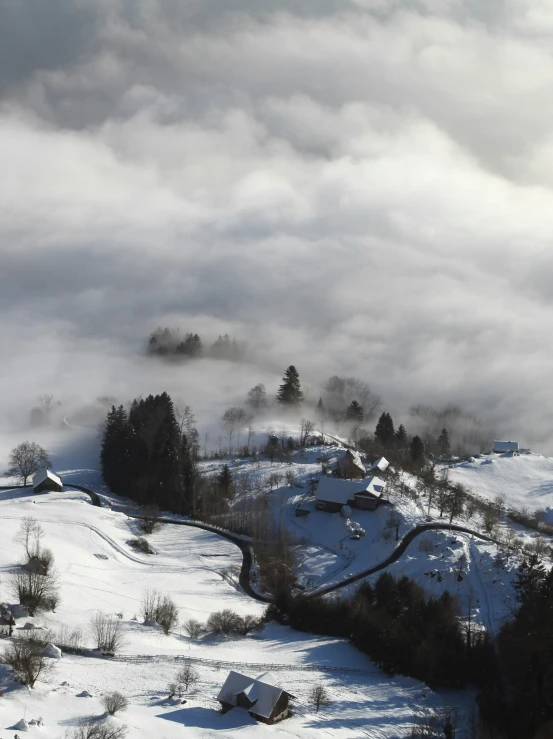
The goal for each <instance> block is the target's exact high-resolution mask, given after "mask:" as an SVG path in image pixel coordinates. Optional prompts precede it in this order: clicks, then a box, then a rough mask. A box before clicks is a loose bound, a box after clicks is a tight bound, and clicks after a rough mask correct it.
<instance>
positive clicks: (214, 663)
mask: <svg viewBox="0 0 553 739" xmlns="http://www.w3.org/2000/svg"><path fill="white" fill-rule="evenodd" d="M106 659H109V660H111V661H115V662H130V663H144V662H186V661H189V662H193V663H194V664H199V665H205V666H208V667H216V668H217V669H219V668H229V669H235V668H236V667H247V668H251V669H262V670H288V671H295V670H313V671H317V672H319V671H321V672H324V671H328V672H353V673H358V674H360V675H363V674H365V675H374V674H375V672H377V669H376V668H375V669H374V670H363V669H361V668H357V667H336V666H334V665H319V664H314V663H307V664H288V665H286V664H278V663H265V662H228V661H225V660H219V659H207V658H205V657H189V656H188V655H186V654H178V655H172V654H167V655H165V654H119V655H116V656H114V657H106Z"/></svg>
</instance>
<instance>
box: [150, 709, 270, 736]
mask: <svg viewBox="0 0 553 739" xmlns="http://www.w3.org/2000/svg"><path fill="white" fill-rule="evenodd" d="M156 718H163V719H165V720H166V721H174V722H175V723H177V724H182V726H190V727H192V726H194V727H196V728H198V729H212V730H213V731H228V730H229V729H240V728H243V727H246V726H255V725H256V724H257V721H256V720H255V719H253V718H252V717H251V716H250V715H249V714H248V713H247V711H244V710H241V709H234V710H232V711H229V712H228V713H225V714H222V713H221V712H220V711H218V710H215V709H213V708H201V707H196V708H179V709H177V710H176V711H168V712H167V713H160V714H158V715H157V716H156Z"/></svg>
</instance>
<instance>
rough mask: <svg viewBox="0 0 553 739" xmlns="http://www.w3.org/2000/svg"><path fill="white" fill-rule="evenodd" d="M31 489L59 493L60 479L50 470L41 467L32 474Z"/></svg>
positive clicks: (37, 491) (60, 487) (38, 491)
mask: <svg viewBox="0 0 553 739" xmlns="http://www.w3.org/2000/svg"><path fill="white" fill-rule="evenodd" d="M33 489H34V491H35V493H46V492H49V491H53V492H58V493H61V491H62V490H63V485H62V482H61V479H60V478H59V477H58V476H57V475H55V474H54V473H53V472H52V470H47V469H43V470H39V471H38V472H37V473H35V474H34V475H33Z"/></svg>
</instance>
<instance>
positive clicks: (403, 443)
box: [396, 424, 407, 449]
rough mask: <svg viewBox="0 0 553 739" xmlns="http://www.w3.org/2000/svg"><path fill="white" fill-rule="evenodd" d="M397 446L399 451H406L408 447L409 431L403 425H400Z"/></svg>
mask: <svg viewBox="0 0 553 739" xmlns="http://www.w3.org/2000/svg"><path fill="white" fill-rule="evenodd" d="M396 446H397V448H398V449H405V448H406V447H407V431H406V430H405V426H404V425H403V424H400V426H399V428H398V430H397V431H396Z"/></svg>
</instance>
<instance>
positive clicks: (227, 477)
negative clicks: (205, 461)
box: [217, 464, 233, 498]
mask: <svg viewBox="0 0 553 739" xmlns="http://www.w3.org/2000/svg"><path fill="white" fill-rule="evenodd" d="M217 482H218V483H219V488H220V490H221V492H222V494H223V497H224V498H231V497H232V486H233V477H232V472H231V471H230V469H229V466H228V464H226V465H225V466H224V467H223V469H222V470H221V471H220V472H219V474H218V475H217Z"/></svg>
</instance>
